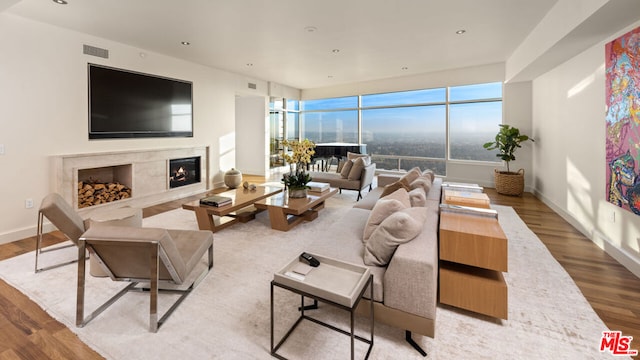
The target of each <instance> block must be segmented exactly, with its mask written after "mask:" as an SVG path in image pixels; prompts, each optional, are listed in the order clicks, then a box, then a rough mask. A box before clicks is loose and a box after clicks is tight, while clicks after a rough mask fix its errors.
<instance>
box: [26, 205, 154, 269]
mask: <svg viewBox="0 0 640 360" xmlns="http://www.w3.org/2000/svg"><path fill="white" fill-rule="evenodd" d="M124 209H126V210H124ZM122 210H124V211H122ZM111 212H112V213H126V215H130V218H131V219H129V220H127V224H135V225H136V226H141V225H142V209H133V208H120V209H115V210H112V211H111ZM113 215H117V214H110V216H113ZM44 218H47V219H48V220H49V221H51V223H52V224H53V225H54V226H55V227H56V228H58V230H60V231H61V232H62V233H63V234H64V235H65V236H66V237H67V238H68V239H69V240H70V241H71V242H72V243H73V244H68V245H59V246H54V247H50V248H46V249H43V247H42V236H43V230H42V228H43V225H44ZM115 218H117V216H115ZM103 223H105V224H106V223H110V224H114V223H115V221H103ZM90 224H91V220H83V219H82V217H80V215H79V214H78V213H77V212H76V211H75V210H74V209H73V208H72V207H71V205H69V203H67V202H66V201H65V200H64V199H63V198H62V196H60V194H58V193H51V194H49V195H47V196H45V198H44V199H42V203H41V204H40V210H39V211H38V229H37V236H36V264H35V272H36V273H38V272H40V271H44V270H49V269H53V268H57V267H60V266H63V265H68V264H72V263H74V262H76V261H77V260H75V259H74V260H69V261H65V262H61V263H57V264H53V265H50V266H45V267H38V260H39V257H40V255H41V254H42V253H46V252H50V251H54V250H60V249H64V248H68V247H71V246H77V245H78V238H80V236H81V235H82V234H83V233H84V232H85V231H86V230H87V229H88V228H89V226H90ZM92 275H97V276H102V274H100V273H99V272H96V273H95V274H94V271H92Z"/></svg>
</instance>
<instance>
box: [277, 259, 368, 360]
mask: <svg viewBox="0 0 640 360" xmlns="http://www.w3.org/2000/svg"><path fill="white" fill-rule="evenodd" d="M311 255H312V256H313V257H314V258H316V259H317V260H319V262H320V264H319V265H318V266H317V267H309V266H308V265H307V263H306V262H304V261H303V260H301V259H300V258H299V257H296V258H295V259H293V260H292V261H290V262H289V263H288V264H287V265H286V266H284V267H283V268H282V269H281V270H280V271H278V272H276V273H275V274H274V275H273V280H272V281H271V355H272V356H274V357H277V358H278V359H286V358H285V357H283V356H281V355H279V354H277V351H278V349H280V347H281V346H282V345H283V344H284V342H285V341H286V340H287V338H288V337H289V336H290V335H291V334H292V333H293V331H294V330H295V329H296V327H297V326H298V325H299V324H300V322H302V320H305V319H306V320H309V321H312V322H314V323H316V324H319V325H322V326H324V327H327V328H329V329H331V330H334V331H337V332H339V333H342V334H345V335H349V336H350V337H351V359H353V358H354V349H355V340H356V339H357V340H359V341H362V342H364V343H365V344H368V345H369V346H368V350H367V353H366V355H365V359H367V358H368V357H369V354H370V353H371V349H372V348H373V330H374V323H373V322H374V317H373V316H374V314H373V301H372V302H371V312H370V319H371V337H370V339H365V338H363V337H361V336H358V335H355V333H354V324H355V309H356V307H357V306H358V304H359V303H360V300H361V299H362V297H363V295H364V293H365V290H366V289H367V286H368V287H369V290H370V294H369V296H370V298H371V299H373V275H372V274H371V273H370V271H369V269H368V268H367V267H365V266H361V265H356V264H351V263H347V262H343V261H339V260H335V259H331V258H327V257H324V256H319V255H315V254H311ZM274 287H279V288H282V289H286V290H289V291H291V292H294V293H296V294H299V295H300V297H301V306H300V308H299V311H300V317H298V319H297V321H296V322H295V323H294V324H293V325H292V326H291V328H290V329H289V330H288V331H287V332H286V334H285V335H284V336H283V337H282V339H281V340H280V341H279V342H278V343H277V344H275V339H274V315H273V314H274V301H273V290H274ZM305 297H308V298H311V299H313V300H314V303H317V301H320V302H322V303H326V304H329V305H332V306H335V307H337V308H339V309H343V310H345V311H348V312H349V313H350V315H351V328H350V331H345V330H343V329H339V328H337V327H335V326H333V325H330V324H327V323H325V322H322V321H320V320H318V319H315V318H313V317H311V316H309V315H307V314H306V313H305V310H306V309H308V308H305V306H304V298H305Z"/></svg>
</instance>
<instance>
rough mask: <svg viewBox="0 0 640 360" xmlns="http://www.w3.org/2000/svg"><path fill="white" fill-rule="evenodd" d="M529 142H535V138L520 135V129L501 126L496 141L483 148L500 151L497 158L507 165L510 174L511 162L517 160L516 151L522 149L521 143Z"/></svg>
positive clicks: (486, 144)
mask: <svg viewBox="0 0 640 360" xmlns="http://www.w3.org/2000/svg"><path fill="white" fill-rule="evenodd" d="M527 140H531V141H534V140H533V138H530V137H529V136H527V135H523V134H520V130H518V128H515V127H512V126H510V125H506V124H501V125H500V131H498V133H497V134H496V138H495V141H490V142H488V143H485V144H484V145H482V146H483V147H484V148H485V149H487V150H495V149H498V153H497V154H496V156H497V157H499V158H500V159H502V160H504V162H506V163H507V172H508V173H510V172H511V171H510V170H509V162H510V161H512V160H515V159H516V157H515V156H514V152H515V151H516V149H518V148H520V147H522V146H521V145H520V143H522V142H525V141H527Z"/></svg>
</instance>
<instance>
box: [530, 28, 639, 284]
mask: <svg viewBox="0 0 640 360" xmlns="http://www.w3.org/2000/svg"><path fill="white" fill-rule="evenodd" d="M639 20H640V19H639ZM637 26H640V21H638V22H636V23H635V24H634V25H633V26H631V27H628V28H626V29H623V30H621V31H619V32H618V33H617V34H616V35H614V36H611V37H610V38H609V39H607V40H606V41H603V42H601V43H599V44H597V45H595V46H593V47H591V48H589V49H588V50H586V51H584V52H583V53H581V54H579V55H578V56H576V57H574V58H572V59H570V60H569V61H567V62H565V63H563V64H562V65H560V66H558V67H556V68H554V69H553V70H551V71H549V72H547V73H545V74H544V75H542V76H540V77H538V78H537V79H535V80H534V81H533V92H532V93H533V111H532V112H533V136H534V137H535V138H536V141H537V143H536V146H535V147H534V159H533V167H534V172H535V191H536V192H537V194H538V195H539V196H540V197H541V198H542V199H543V200H544V201H545V202H546V203H547V204H549V205H550V206H551V207H552V208H553V209H554V210H556V211H557V212H558V213H560V214H561V215H563V216H564V217H565V218H566V219H567V220H568V221H569V222H571V223H572V224H573V225H574V226H576V227H577V228H578V229H580V230H581V231H582V232H583V233H585V235H587V236H589V237H590V238H591V239H592V240H593V241H594V242H595V243H597V244H599V245H600V246H601V247H603V248H604V249H606V250H607V252H608V253H609V254H611V255H612V256H614V257H615V258H616V259H617V260H618V261H619V262H621V263H622V264H624V265H625V266H627V267H628V268H629V269H630V270H631V271H633V272H634V273H635V274H636V275H638V276H640V217H639V216H638V215H634V214H633V213H631V212H629V211H625V210H622V209H620V208H619V207H617V206H614V205H612V204H610V203H609V202H607V200H606V191H607V190H606V189H605V186H606V185H605V184H606V179H605V176H606V175H605V170H606V160H605V72H604V66H605V51H604V45H605V43H606V42H609V41H611V40H613V39H615V38H616V37H618V36H620V35H622V34H624V33H626V32H627V31H629V30H631V29H633V28H635V27H637Z"/></svg>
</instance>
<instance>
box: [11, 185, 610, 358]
mask: <svg viewBox="0 0 640 360" xmlns="http://www.w3.org/2000/svg"><path fill="white" fill-rule="evenodd" d="M350 195H352V194H346V195H337V196H335V197H334V198H332V199H330V200H329V201H327V206H326V208H325V209H324V210H322V211H321V212H320V216H319V217H318V219H316V220H315V221H313V222H310V223H303V224H301V225H299V226H298V227H296V228H295V229H293V230H292V231H289V232H280V231H275V230H271V228H270V227H269V222H268V215H267V214H266V212H263V213H261V214H259V215H258V217H257V218H256V220H254V221H251V222H249V223H246V224H236V225H234V226H232V227H231V228H228V229H225V230H223V231H221V232H219V233H216V234H215V235H214V238H215V243H214V268H213V270H212V272H211V273H209V275H208V276H207V277H206V278H205V279H204V280H203V282H202V283H201V284H200V286H199V287H197V288H196V289H195V290H194V291H193V293H192V294H191V295H190V296H189V297H188V298H187V299H186V300H185V301H184V302H183V303H182V305H180V307H179V308H178V309H177V310H176V312H175V313H174V314H173V315H172V316H171V317H170V318H169V319H168V321H167V322H166V323H165V324H164V325H163V327H162V328H161V329H160V330H159V332H158V333H156V334H153V333H149V332H148V331H147V329H148V295H145V294H135V293H131V294H127V295H125V296H124V297H123V298H121V299H120V300H118V302H116V303H115V304H114V305H112V306H111V307H110V308H109V309H108V310H106V311H105V312H104V313H102V314H101V315H100V316H98V317H97V318H96V319H94V320H93V321H91V322H90V323H89V324H88V325H87V326H85V327H84V328H76V327H75V293H76V271H77V269H76V266H74V265H71V266H66V267H62V268H59V269H56V270H51V271H47V272H44V273H40V274H37V275H36V274H34V273H33V259H34V255H33V253H29V254H25V255H22V256H18V257H16V258H12V259H9V260H6V261H2V262H0V276H1V277H2V278H3V279H5V281H7V282H8V283H10V284H12V285H13V286H15V287H16V288H18V289H20V290H21V291H22V292H24V293H25V294H27V295H28V296H29V297H30V298H31V299H33V300H34V301H35V302H37V303H38V304H40V306H42V307H43V308H44V309H45V310H46V311H47V312H48V313H50V314H51V315H52V316H53V317H55V318H56V319H58V320H60V321H61V322H62V323H64V324H65V325H67V326H68V327H69V328H70V329H71V330H72V331H74V332H76V333H77V334H78V336H79V337H80V338H81V339H82V340H83V341H85V342H86V343H87V344H89V345H90V346H91V347H92V348H94V349H95V350H96V351H98V352H99V353H100V354H102V355H104V356H105V357H106V358H109V359H178V358H180V359H271V356H270V354H269V346H270V330H269V329H270V313H269V306H270V296H269V283H270V281H271V279H272V278H273V273H274V272H275V271H277V270H279V269H280V268H281V267H282V266H284V265H285V264H286V263H287V262H288V261H289V260H290V259H292V258H293V257H295V256H297V255H298V254H300V252H302V251H303V250H304V249H305V247H306V246H307V244H309V243H311V242H314V241H323V240H324V239H323V233H324V230H325V229H327V228H329V227H330V226H331V225H332V223H334V222H335V221H338V220H339V219H340V218H341V216H342V215H343V214H344V213H345V212H346V211H347V210H348V208H349V207H351V206H352V205H353V196H350ZM495 208H496V209H498V211H499V213H500V223H501V224H502V227H503V229H504V231H505V233H506V234H507V237H508V238H509V273H508V274H505V278H506V279H507V282H508V284H509V320H508V321H501V320H495V319H491V318H488V317H483V316H480V315H474V314H472V313H468V312H465V311H461V310H456V309H454V308H451V307H446V306H442V307H439V308H438V312H437V321H436V336H435V339H431V338H427V337H422V336H417V335H414V338H415V339H416V340H417V342H418V343H419V344H420V345H421V346H422V347H423V348H424V349H425V350H426V351H427V352H428V353H429V355H428V357H427V358H428V359H597V358H603V359H611V358H612V356H611V355H609V354H603V353H600V352H599V351H598V350H599V345H600V337H601V335H602V331H605V330H607V327H606V326H605V325H604V323H603V322H602V321H601V320H600V319H599V318H598V316H597V315H596V314H595V312H594V311H593V310H592V308H591V307H590V305H589V304H588V302H587V301H586V300H585V298H584V297H583V296H582V294H581V293H580V291H579V290H578V288H577V287H576V285H575V283H574V282H573V281H572V280H571V278H570V277H569V275H568V274H567V273H566V272H565V271H564V269H562V267H561V266H560V265H559V264H558V263H557V262H556V261H555V260H554V259H553V257H552V256H551V255H550V254H549V252H548V251H547V249H546V247H545V246H544V245H543V244H542V243H541V242H540V240H538V238H537V237H536V236H535V234H533V233H532V232H531V231H530V230H529V229H528V228H527V227H526V225H525V224H524V223H523V222H522V220H521V219H520V218H519V217H518V216H517V215H516V213H515V212H514V211H513V209H511V208H509V207H502V206H496V207H495ZM144 225H145V226H147V227H165V228H177V229H196V228H197V226H196V222H195V216H194V214H193V212H190V211H186V210H182V209H178V210H173V211H170V212H167V213H164V214H160V215H157V216H154V217H151V218H148V219H145V220H144ZM120 287H122V284H120V283H114V282H112V281H110V280H108V279H95V278H92V279H90V281H89V289H88V290H87V308H88V309H89V310H91V311H92V310H93V309H94V308H95V305H96V304H99V303H101V301H102V300H103V299H106V298H108V297H110V296H111V294H112V293H114V292H115V291H116V290H117V289H118V288H120ZM275 298H276V341H277V339H279V338H280V337H281V336H282V335H283V334H284V331H286V329H288V327H289V325H291V324H292V322H293V321H294V320H295V318H296V316H297V314H296V308H297V306H298V305H299V297H298V296H295V295H292V294H290V293H289V292H287V291H285V290H282V289H276V291H275ZM163 299H166V298H163V297H162V296H161V297H160V302H161V303H160V306H161V309H160V311H163V310H164V309H163V308H162V306H165V307H166V306H167V305H166V303H167V302H166V301H164V302H163ZM316 314H317V315H316ZM314 316H317V317H318V318H321V319H323V320H328V321H331V322H333V323H334V324H337V325H338V326H339V327H341V328H344V329H348V323H349V320H348V319H349V317H348V313H346V312H344V311H340V310H334V309H331V308H330V307H329V306H321V309H320V310H317V311H315V313H314ZM356 321H357V323H358V327H357V329H358V334H359V335H361V336H363V337H367V336H368V335H367V334H368V332H367V331H368V327H367V326H366V324H368V322H367V321H365V320H364V319H362V318H357V320H356ZM375 333H376V337H375V345H374V347H373V351H372V353H371V356H370V358H371V359H422V357H421V356H420V355H419V354H418V353H417V352H415V351H414V350H413V349H412V348H411V347H410V346H409V345H408V344H407V343H406V342H405V341H404V331H402V330H399V329H395V328H391V327H387V326H384V325H381V324H376V328H375ZM365 349H366V346H365V345H364V344H362V343H360V342H358V341H356V358H363V356H364V353H365V351H366V350H365ZM279 353H280V354H281V355H284V356H286V357H289V358H292V359H338V358H348V357H349V338H348V337H347V336H344V335H342V334H339V333H336V332H332V331H331V330H329V329H326V328H323V327H321V326H318V325H315V324H313V323H311V322H309V321H304V322H303V323H302V324H301V325H300V326H299V327H298V329H296V331H295V332H294V333H293V335H292V336H291V337H290V339H289V340H288V341H287V342H286V343H285V344H284V345H283V347H282V348H281V350H280V351H279Z"/></svg>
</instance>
